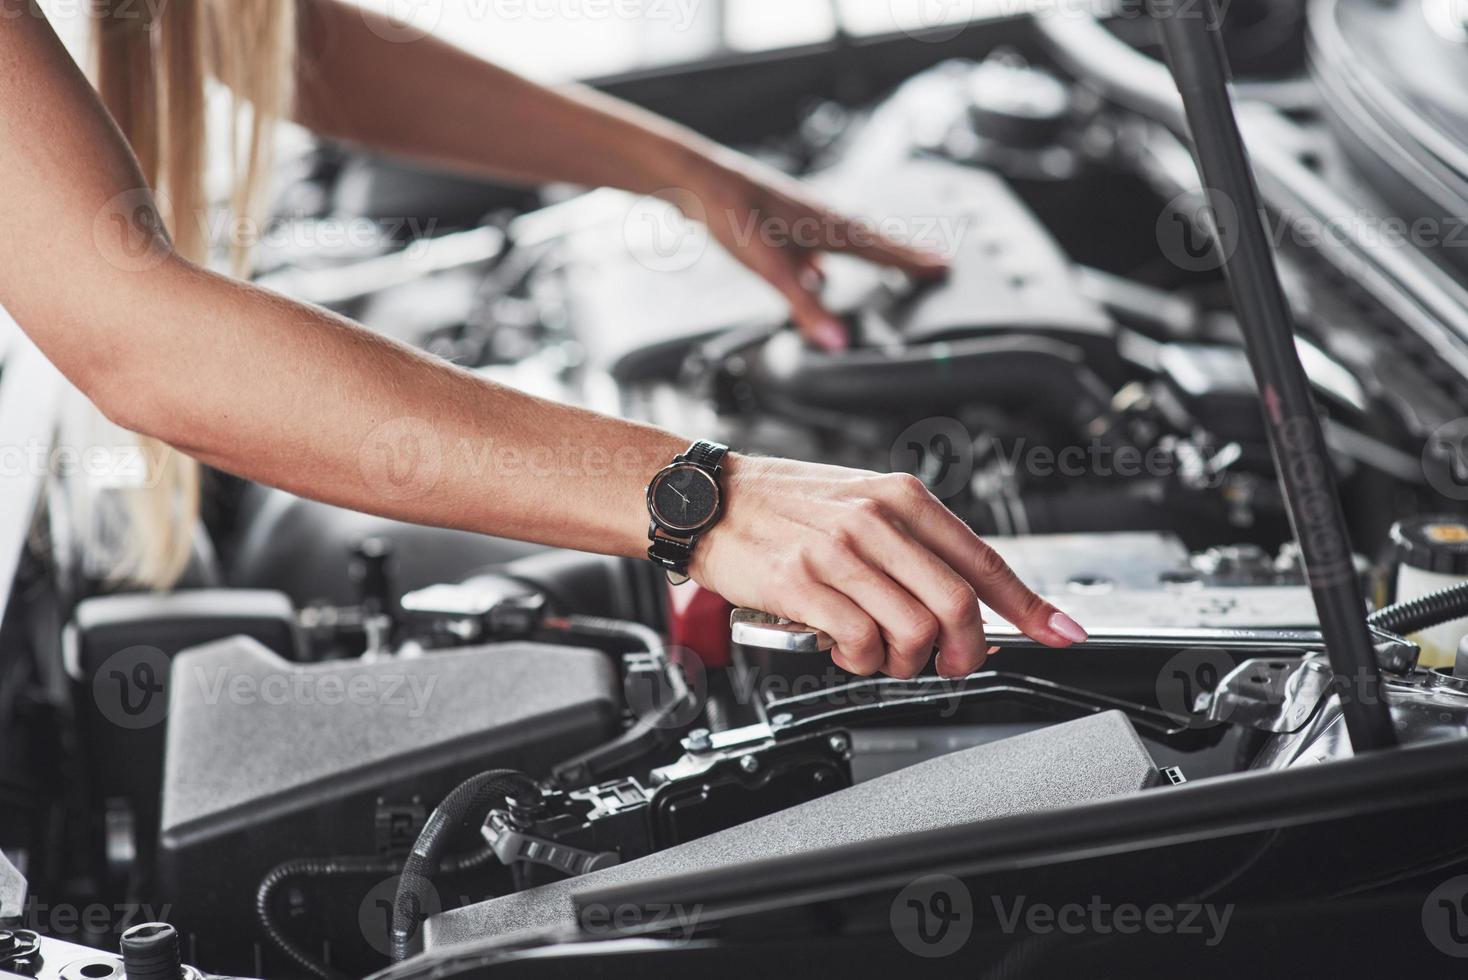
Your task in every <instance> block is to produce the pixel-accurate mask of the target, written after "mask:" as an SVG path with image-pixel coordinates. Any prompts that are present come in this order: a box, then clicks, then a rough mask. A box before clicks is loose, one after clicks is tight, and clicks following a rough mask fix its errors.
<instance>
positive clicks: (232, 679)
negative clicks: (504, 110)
mask: <svg viewBox="0 0 1468 980" xmlns="http://www.w3.org/2000/svg"><path fill="white" fill-rule="evenodd" d="M169 693H170V706H169V710H170V718H169V725H168V742H167V749H166V757H165V766H164V781H163V819H162V834H161V841H160V846H159V852H160V853H159V886H160V887H159V890H160V894H161V896H162V897H163V900H164V901H166V902H168V903H170V904H171V905H172V906H173V907H174V909H176V910H177V912H176V915H175V924H176V925H178V927H179V928H180V930H181V931H182V932H184V933H185V934H187V933H188V932H190V931H197V932H199V933H201V934H204V935H208V936H210V937H211V939H212V940H213V942H211V943H210V944H208V945H209V948H208V949H203V948H200V949H198V950H197V952H196V954H194V955H196V956H198V957H202V958H207V960H208V962H209V963H210V964H211V966H213V967H214V968H215V969H216V970H220V971H233V972H237V973H240V974H243V975H251V976H267V975H272V974H271V973H270V971H269V968H268V966H267V968H266V971H265V972H264V973H262V972H260V970H259V964H257V963H256V962H255V961H254V957H253V955H252V946H254V945H256V944H257V943H258V932H257V931H256V929H255V928H253V927H251V926H250V925H249V924H251V923H253V922H254V919H255V915H254V909H253V904H252V900H253V898H254V893H255V884H256V883H257V882H259V881H260V880H261V878H262V877H263V876H264V875H265V873H266V872H267V871H268V870H270V869H271V868H272V867H274V866H275V865H277V864H279V863H280V862H281V861H284V860H286V859H288V858H296V857H307V856H309V857H338V856H369V857H370V856H378V855H388V854H391V853H401V852H403V851H405V850H406V848H407V847H408V846H411V844H412V840H413V837H414V836H415V835H416V832H417V825H419V824H421V822H422V819H423V816H424V810H425V809H431V806H432V804H433V803H435V802H436V801H438V800H440V799H442V798H443V797H444V796H445V795H446V794H447V793H448V792H449V790H451V789H452V788H453V787H454V786H455V785H456V784H457V783H459V782H460V781H461V780H463V779H465V778H467V777H468V776H470V775H473V774H474V773H477V772H480V771H483V770H485V769H491V768H496V767H512V768H516V769H520V770H522V771H524V772H527V773H531V774H540V773H544V772H546V771H547V770H548V769H549V767H550V766H552V765H553V764H555V763H556V762H559V761H561V760H563V759H565V758H567V757H569V756H572V755H575V754H577V753H578V752H582V751H585V750H587V749H591V748H593V747H595V746H597V745H599V744H601V743H602V742H604V741H606V740H607V739H609V738H610V737H611V736H612V735H613V734H614V731H615V728H616V723H617V720H618V717H619V712H620V708H621V697H620V690H619V682H618V678H617V675H616V672H615V671H614V669H613V666H612V663H611V662H610V660H609V659H608V658H607V656H606V655H605V654H603V653H601V652H598V651H594V650H586V649H579V648H571V647H561V646H548V645H538V644H529V643H514V644H502V645H494V646H486V647H477V648H469V649H462V650H456V651H452V652H443V653H433V654H428V655H425V656H421V657H414V658H392V659H381V660H374V661H362V660H353V661H334V662H328V663H319V664H310V665H301V664H292V663H289V662H287V661H285V660H282V659H281V658H280V657H278V656H276V655H275V654H273V653H271V652H270V651H269V650H267V649H266V648H265V647H263V646H261V645H260V644H259V643H257V642H255V641H253V640H249V639H246V638H244V637H236V638H234V639H230V640H225V641H222V642H219V643H214V644H210V645H208V646H204V647H198V648H195V649H193V650H190V651H186V652H184V653H182V654H180V655H179V657H178V658H177V660H176V661H175V662H174V666H173V674H172V684H171V686H170V692H169ZM372 884H374V882H373V881H367V882H359V881H353V882H350V883H349V887H350V888H367V887H369V886H371V885H372ZM333 897H334V898H335V900H334V901H331V902H327V901H325V900H322V901H320V903H319V906H318V907H317V908H316V909H315V910H313V909H312V908H310V907H307V908H300V907H295V908H292V909H291V915H292V916H293V917H294V919H295V920H296V921H301V920H306V921H308V922H310V924H311V928H310V929H309V930H308V932H309V934H311V935H313V936H326V937H328V941H330V942H331V944H332V949H333V956H334V959H335V961H336V962H337V963H339V964H341V963H343V961H349V960H351V959H352V957H351V956H350V952H351V950H352V947H353V945H354V944H355V945H361V944H362V942H363V939H362V932H363V930H362V928H361V927H360V926H359V925H358V923H357V909H358V905H359V900H360V899H361V895H360V894H350V895H349V897H345V896H342V895H334V896H333ZM328 905H329V906H332V907H333V908H334V909H335V911H334V912H333V914H332V915H331V916H330V917H329V918H328V917H327V914H326V912H325V908H326V907H327V906H328ZM343 909H345V912H344V913H343V912H342V910H343ZM339 913H340V914H339ZM221 922H236V923H240V925H241V927H240V928H239V929H236V930H234V931H233V932H221V930H219V929H218V924H219V923H221ZM231 940H237V941H231ZM215 942H218V943H220V944H221V947H216V946H215V945H214V943H215ZM200 945H201V947H202V945H204V944H200ZM313 954H314V955H321V954H320V951H319V950H313ZM354 965H356V964H354ZM360 965H361V966H362V968H363V970H364V971H365V970H367V969H371V968H372V967H373V966H376V965H380V961H373V960H370V959H369V960H367V961H365V962H361V964H360Z"/></svg>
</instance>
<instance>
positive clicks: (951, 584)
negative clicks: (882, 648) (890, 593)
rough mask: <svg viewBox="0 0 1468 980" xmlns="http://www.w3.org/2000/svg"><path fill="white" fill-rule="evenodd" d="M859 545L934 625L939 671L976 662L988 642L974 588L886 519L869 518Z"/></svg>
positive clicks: (968, 668) (951, 672) (952, 671)
mask: <svg viewBox="0 0 1468 980" xmlns="http://www.w3.org/2000/svg"><path fill="white" fill-rule="evenodd" d="M862 544H863V552H864V553H865V554H866V555H867V556H869V557H870V558H871V559H872V560H874V561H875V560H880V561H881V562H882V566H883V568H884V569H885V570H886V572H887V574H889V575H891V576H892V578H893V579H894V580H895V584H896V585H898V586H900V587H901V588H903V589H905V590H906V591H907V592H908V593H909V594H911V596H912V597H913V600H914V601H915V602H917V603H919V604H920V605H921V606H922V607H923V612H924V613H925V614H926V616H927V618H928V619H930V620H931V621H932V622H933V623H934V624H935V625H936V627H937V637H936V640H937V644H938V662H937V667H938V673H939V675H941V676H943V677H962V676H965V675H967V674H972V673H973V672H974V671H976V670H978V669H979V668H980V667H982V666H983V665H984V661H985V660H987V659H988V656H989V654H988V649H989V643H988V640H987V639H986V638H985V636H984V623H983V619H982V618H981V616H980V615H979V599H978V596H977V595H976V594H975V592H974V587H973V586H972V585H970V584H969V582H968V581H967V580H966V579H964V578H963V576H961V575H959V574H958V573H957V572H955V571H954V570H953V569H952V568H950V567H949V566H948V565H947V564H946V563H945V562H944V561H943V560H942V559H941V558H939V557H938V556H937V555H935V554H933V553H932V552H931V551H929V550H928V549H927V548H926V547H924V546H923V545H921V544H919V543H918V542H917V541H915V540H913V538H912V537H911V536H909V535H907V534H905V533H903V531H902V530H900V529H899V528H898V527H896V526H895V525H894V524H893V523H892V522H891V521H890V520H886V521H874V522H872V526H871V529H870V531H869V532H868V533H867V534H866V535H865V536H864V540H863V543H862ZM889 673H890V671H889Z"/></svg>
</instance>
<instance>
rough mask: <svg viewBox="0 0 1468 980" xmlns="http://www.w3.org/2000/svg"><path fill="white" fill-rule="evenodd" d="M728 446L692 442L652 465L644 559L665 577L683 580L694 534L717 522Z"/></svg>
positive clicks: (721, 508)
mask: <svg viewBox="0 0 1468 980" xmlns="http://www.w3.org/2000/svg"><path fill="white" fill-rule="evenodd" d="M728 453H729V447H728V446H721V445H719V444H718V443H716V442H703V441H699V442H695V443H694V444H693V445H691V446H689V447H688V451H687V452H685V453H683V454H682V455H679V456H675V457H673V462H672V463H670V464H668V465H667V466H665V467H663V468H662V469H660V470H658V472H657V475H656V476H654V477H653V478H652V480H651V481H650V482H649V483H648V485H647V513H648V516H649V517H651V518H652V522H651V523H650V524H648V526H647V537H648V539H649V540H650V541H652V546H651V547H650V548H648V549H647V557H648V560H649V561H651V562H652V563H653V564H655V565H659V566H661V567H662V569H663V570H664V571H666V572H667V573H668V581H669V582H672V583H673V584H674V585H682V584H683V583H684V582H686V581H688V562H689V561H690V560H692V558H693V548H694V546H695V545H697V544H698V538H699V535H701V534H703V533H704V532H706V531H708V530H709V528H711V527H713V526H714V525H715V524H717V523H718V522H719V517H720V516H721V515H722V514H723V509H724V490H723V486H722V485H721V484H720V483H719V477H720V475H721V474H722V472H723V466H724V457H725V456H726V455H728Z"/></svg>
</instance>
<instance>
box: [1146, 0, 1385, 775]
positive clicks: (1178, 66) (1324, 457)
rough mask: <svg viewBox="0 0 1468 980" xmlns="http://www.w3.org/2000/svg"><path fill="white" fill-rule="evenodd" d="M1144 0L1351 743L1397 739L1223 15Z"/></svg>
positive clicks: (1196, 1)
mask: <svg viewBox="0 0 1468 980" xmlns="http://www.w3.org/2000/svg"><path fill="white" fill-rule="evenodd" d="M1149 7H1150V9H1151V13H1152V17H1153V19H1154V20H1155V21H1157V24H1158V27H1159V28H1160V29H1161V32H1162V40H1163V47H1164V50H1165V52H1166V55H1167V63H1168V67H1169V68H1170V69H1171V70H1172V75H1173V78H1174V80H1175V81H1176V83H1177V87H1178V91H1179V92H1180V93H1181V94H1182V97H1183V107H1184V109H1185V111H1186V114H1187V120H1188V130H1189V132H1190V133H1191V135H1192V151H1193V158H1194V160H1195V162H1196V164H1197V167H1198V174H1199V176H1200V177H1201V178H1202V182H1203V187H1204V192H1205V194H1206V195H1207V204H1208V205H1209V211H1210V214H1211V220H1212V221H1213V224H1214V226H1215V235H1214V240H1215V244H1216V247H1217V248H1218V249H1219V250H1220V254H1221V256H1222V258H1223V271H1224V275H1225V277H1226V278H1227V280H1228V286H1229V292H1230V294H1231V295H1232V297H1233V302H1234V308H1235V311H1236V313H1237V316H1238V320H1239V327H1240V330H1241V331H1242V333H1243V336H1244V346H1245V349H1246V350H1247V351H1248V356H1249V363H1250V365H1251V367H1252V368H1253V371H1254V378H1255V381H1256V382H1257V383H1258V386H1259V391H1260V394H1261V396H1262V398H1263V403H1264V406H1263V407H1264V415H1265V424H1266V428H1267V430H1268V433H1269V444H1270V449H1271V452H1272V453H1273V456H1274V464H1275V468H1276V469H1277V471H1278V473H1279V480H1280V484H1281V487H1282V489H1283V491H1284V499H1285V506H1286V510H1287V512H1288V513H1289V518H1290V524H1291V526H1292V527H1293V529H1294V533H1295V538H1296V540H1297V541H1298V542H1299V545H1300V554H1301V558H1302V561H1303V564H1304V566H1305V571H1306V576H1307V579H1308V581H1309V584H1310V591H1311V595H1312V596H1313V597H1314V600H1315V608H1316V611H1317V613H1318V615H1319V617H1320V632H1321V634H1322V636H1323V638H1324V640H1325V646H1326V651H1327V654H1328V655H1329V657H1330V664H1331V668H1332V670H1333V671H1334V673H1335V675H1336V682H1337V690H1338V692H1339V694H1340V698H1341V708H1342V711H1343V713H1344V715H1345V721H1346V730H1347V732H1348V734H1349V735H1350V738H1351V746H1352V748H1353V749H1354V750H1355V752H1356V753H1358V754H1359V753H1363V752H1369V751H1372V750H1374V749H1381V748H1386V747H1388V746H1391V745H1394V744H1396V733H1395V731H1394V729H1393V728H1392V721H1391V714H1390V712H1389V711H1388V709H1387V704H1386V702H1385V700H1383V696H1382V688H1381V674H1380V672H1379V671H1378V669H1377V664H1376V659H1375V653H1374V651H1373V647H1372V642H1371V635H1370V634H1369V633H1368V632H1367V628H1366V604H1365V602H1364V600H1363V597H1362V594H1361V586H1360V582H1359V581H1358V578H1357V574H1356V568H1355V563H1354V561H1353V560H1352V552H1351V543H1350V538H1349V536H1348V533H1347V530H1346V518H1345V511H1344V509H1343V508H1342V506H1341V501H1340V497H1339V496H1338V495H1337V493H1336V478H1335V472H1334V468H1333V467H1332V465H1331V460H1330V456H1329V454H1328V453H1327V452H1326V447H1325V438H1324V435H1323V432H1322V430H1321V424H1320V418H1319V416H1318V415H1317V414H1316V411H1315V404H1314V402H1313V400H1312V398H1311V394H1310V385H1309V381H1308V380H1307V379H1306V376H1305V370H1304V368H1303V367H1302V366H1301V364H1300V358H1299V354H1298V353H1297V352H1296V350H1295V337H1294V319H1293V317H1292V316H1291V314H1290V309H1289V305H1288V304H1287V303H1286V301H1285V295H1284V290H1283V288H1282V287H1281V285H1280V279H1279V271H1278V269H1276V268H1275V264H1274V253H1273V251H1272V249H1271V248H1270V244H1269V240H1268V238H1267V236H1266V234H1265V225H1264V212H1263V208H1262V204H1261V198H1260V195H1259V191H1258V188H1257V186H1256V185H1255V183H1254V176H1253V173H1252V171H1251V170H1250V169H1249V158H1248V155H1247V152H1246V151H1245V149H1244V141H1243V139H1242V138H1241V136H1240V135H1239V127H1238V122H1237V119H1236V118H1235V116H1234V111H1233V105H1232V103H1231V102H1230V100H1229V92H1228V82H1229V75H1228V61H1227V58H1226V56H1225V55H1224V51H1223V41H1222V36H1221V27H1222V18H1221V17H1220V15H1219V13H1218V8H1217V5H1216V3H1215V2H1214V0H1149Z"/></svg>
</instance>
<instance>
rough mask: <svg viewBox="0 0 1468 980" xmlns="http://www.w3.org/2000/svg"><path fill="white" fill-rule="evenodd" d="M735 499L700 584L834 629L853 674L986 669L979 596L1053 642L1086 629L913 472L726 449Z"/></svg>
mask: <svg viewBox="0 0 1468 980" xmlns="http://www.w3.org/2000/svg"><path fill="white" fill-rule="evenodd" d="M724 483H725V494H726V500H727V509H726V511H725V514H724V517H723V519H722V520H721V521H720V522H719V524H718V525H716V526H715V527H714V528H713V530H711V531H709V532H708V534H707V535H705V537H704V539H703V540H702V541H701V542H700V544H699V546H698V547H697V548H696V549H695V550H694V559H693V565H692V568H691V572H692V575H693V578H694V579H695V580H697V581H698V583H699V584H700V585H703V586H705V587H706V588H709V589H712V590H713V591H714V592H717V593H719V594H720V595H722V596H724V597H725V598H726V599H728V600H729V601H730V602H733V603H735V604H736V605H743V606H750V607H752V608H755V609H759V610H762V611H765V612H770V613H774V614H775V615H778V616H783V617H785V618H787V619H791V620H794V621H796V622H800V623H805V624H808V625H810V626H814V627H816V628H817V629H821V630H824V631H825V632H826V633H829V634H830V635H831V636H832V637H833V638H834V639H835V641H836V649H835V650H834V651H833V653H832V658H833V659H834V660H835V662H836V664H837V666H839V667H841V668H842V669H844V670H848V671H851V672H852V673H854V674H863V675H865V674H873V673H876V672H878V671H881V672H883V673H886V674H890V675H891V676H893V677H912V676H915V675H916V674H917V673H918V672H919V671H921V670H922V669H923V667H924V666H925V665H926V664H927V661H928V657H929V655H930V654H931V652H932V650H933V647H934V645H935V644H936V645H937V647H938V661H937V665H938V673H939V674H941V675H943V676H945V677H961V676H963V675H965V674H969V673H972V672H973V671H975V670H977V669H979V667H981V666H982V665H983V663H984V660H985V659H986V658H987V656H988V649H989V648H988V643H987V642H986V640H985V638H984V627H983V623H982V622H981V620H980V617H979V599H983V600H984V602H986V603H987V604H988V605H989V606H990V607H991V608H993V609H994V610H995V611H996V612H998V613H999V614H1000V615H1001V616H1003V617H1004V618H1005V619H1006V620H1008V621H1009V622H1011V623H1013V624H1014V625H1015V626H1017V627H1018V628H1019V629H1021V630H1023V631H1024V632H1025V633H1026V634H1027V635H1029V636H1031V637H1034V638H1035V639H1036V640H1039V641H1040V642H1041V643H1044V644H1046V645H1048V646H1056V647H1061V646H1068V645H1070V644H1071V643H1076V642H1079V641H1081V640H1084V639H1085V638H1086V631H1085V630H1084V629H1082V628H1081V627H1080V625H1079V624H1077V623H1076V622H1075V620H1073V619H1071V618H1070V617H1069V616H1067V615H1066V614H1065V613H1063V612H1061V611H1060V610H1058V609H1056V608H1055V607H1054V606H1052V605H1050V604H1049V603H1048V602H1046V601H1045V600H1044V599H1042V598H1040V597H1039V596H1038V595H1036V594H1035V593H1034V592H1031V591H1030V590H1029V589H1028V588H1026V587H1025V585H1024V583H1022V582H1020V580H1019V579H1018V578H1016V577H1015V574H1014V572H1012V571H1011V570H1010V568H1009V566H1008V565H1006V564H1005V563H1004V560H1003V559H1002V558H1000V557H999V556H998V554H996V553H995V552H994V550H993V549H992V548H990V547H989V546H988V545H986V544H984V543H983V542H982V541H980V540H979V539H978V537H977V536H975V535H974V533H973V531H971V530H969V528H968V526H967V525H965V524H964V523H963V522H962V521H961V520H959V518H958V517H956V516H955V515H954V514H953V513H952V512H951V511H949V510H948V508H946V507H944V506H943V504H942V503H940V502H939V501H938V499H937V498H936V497H934V496H933V495H932V494H931V493H929V492H928V490H927V488H926V487H924V486H923V484H922V482H921V481H920V480H918V479H917V478H916V477H913V476H909V475H906V474H897V475H891V476H882V475H878V474H876V473H866V472H862V471H859V470H848V469H843V468H841V467H835V466H820V465H815V464H811V463H798V462H794V461H791V460H783V459H754V458H749V457H739V456H733V455H731V456H729V457H728V459H727V461H726V463H725V480H724Z"/></svg>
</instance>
